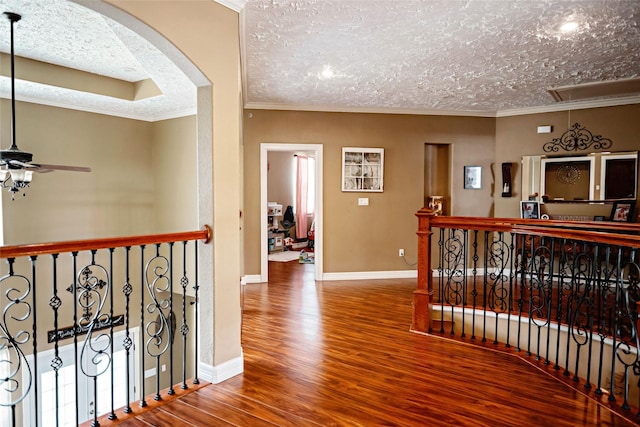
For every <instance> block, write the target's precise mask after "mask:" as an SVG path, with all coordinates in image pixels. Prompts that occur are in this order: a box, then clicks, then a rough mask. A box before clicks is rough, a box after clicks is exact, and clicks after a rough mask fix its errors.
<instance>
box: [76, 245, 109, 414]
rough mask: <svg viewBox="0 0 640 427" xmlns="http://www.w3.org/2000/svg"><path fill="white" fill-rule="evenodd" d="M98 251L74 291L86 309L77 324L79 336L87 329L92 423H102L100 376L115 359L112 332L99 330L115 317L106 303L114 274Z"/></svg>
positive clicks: (83, 359)
mask: <svg viewBox="0 0 640 427" xmlns="http://www.w3.org/2000/svg"><path fill="white" fill-rule="evenodd" d="M96 252H97V251H96V250H92V251H91V262H90V263H89V264H88V265H86V266H84V267H83V268H82V269H81V270H79V271H78V274H77V276H76V282H75V285H74V286H73V290H72V292H73V293H74V299H75V301H76V304H75V305H77V306H79V307H80V309H81V311H82V316H81V317H80V320H79V321H78V323H77V324H76V334H75V335H78V334H79V333H80V332H84V331H86V336H85V338H84V340H83V342H82V350H81V352H80V359H79V363H80V369H81V370H82V373H83V375H85V376H86V377H87V378H91V379H92V380H93V402H94V409H93V422H92V426H99V425H100V424H99V423H98V410H97V405H98V377H99V376H100V375H102V374H104V373H105V372H107V371H108V370H109V369H110V367H111V364H112V361H113V354H112V352H113V350H112V343H113V341H112V335H111V334H110V333H102V332H99V330H100V329H101V328H104V327H108V326H110V323H111V317H110V316H109V314H108V313H105V312H104V305H105V303H106V300H107V296H108V294H109V293H110V289H111V276H110V275H109V272H108V271H107V269H106V268H105V267H103V266H102V265H100V264H97V263H96V260H95V255H96ZM76 360H78V359H76ZM112 384H113V382H112Z"/></svg>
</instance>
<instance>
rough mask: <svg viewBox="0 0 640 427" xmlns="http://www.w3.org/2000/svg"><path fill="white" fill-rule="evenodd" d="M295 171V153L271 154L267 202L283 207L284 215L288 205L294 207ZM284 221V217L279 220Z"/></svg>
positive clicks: (280, 152)
mask: <svg viewBox="0 0 640 427" xmlns="http://www.w3.org/2000/svg"><path fill="white" fill-rule="evenodd" d="M294 171H295V163H294V161H293V152H287V151H272V152H270V153H269V172H268V176H267V200H268V201H269V202H277V203H278V204H281V205H282V213H283V214H284V211H285V209H287V206H288V205H291V206H293V202H294V198H295V194H294V192H293V184H292V179H293V178H292V177H293V173H294ZM278 220H279V221H282V217H280V218H278Z"/></svg>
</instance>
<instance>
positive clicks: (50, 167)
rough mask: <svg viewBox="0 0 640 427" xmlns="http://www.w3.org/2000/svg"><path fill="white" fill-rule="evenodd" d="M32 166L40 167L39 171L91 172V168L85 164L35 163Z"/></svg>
mask: <svg viewBox="0 0 640 427" xmlns="http://www.w3.org/2000/svg"><path fill="white" fill-rule="evenodd" d="M32 166H35V167H37V168H40V171H37V172H44V171H47V172H50V171H72V172H91V168H87V167H84V166H64V165H45V164H41V163H34V164H33V165H32Z"/></svg>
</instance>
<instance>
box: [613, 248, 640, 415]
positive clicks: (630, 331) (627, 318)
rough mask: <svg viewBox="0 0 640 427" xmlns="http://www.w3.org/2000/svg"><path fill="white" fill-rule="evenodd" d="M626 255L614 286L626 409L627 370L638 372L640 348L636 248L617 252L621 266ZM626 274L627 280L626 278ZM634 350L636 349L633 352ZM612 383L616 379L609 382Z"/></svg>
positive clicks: (617, 350)
mask: <svg viewBox="0 0 640 427" xmlns="http://www.w3.org/2000/svg"><path fill="white" fill-rule="evenodd" d="M618 251H620V252H622V248H618ZM623 255H626V256H627V257H629V260H628V261H626V260H625V262H626V265H625V266H624V268H623V269H621V270H620V275H619V277H618V283H619V286H618V287H617V290H618V292H620V296H619V298H617V299H618V301H619V302H620V303H621V304H620V305H619V306H618V316H617V318H618V327H617V328H616V329H617V331H618V333H617V335H618V339H617V340H616V341H615V342H616V347H615V354H616V358H617V359H618V360H619V361H620V363H622V365H623V367H624V377H623V378H624V385H623V387H624V401H623V403H622V408H623V409H625V410H628V409H629V408H630V406H629V371H630V369H631V371H632V372H633V371H638V370H639V369H640V361H639V356H638V352H637V349H638V348H640V340H639V339H638V330H637V321H638V311H637V302H638V301H640V288H639V287H638V284H639V283H638V282H639V280H640V266H638V263H637V261H636V260H635V256H636V253H635V250H634V251H631V252H630V253H629V254H623V253H619V254H618V260H619V262H620V264H621V266H622V262H623V261H622V256H623ZM625 276H626V278H627V280H624V279H625ZM634 350H635V351H634ZM612 383H615V382H612ZM613 394H614V389H613V388H612V389H611V394H610V396H611V395H613Z"/></svg>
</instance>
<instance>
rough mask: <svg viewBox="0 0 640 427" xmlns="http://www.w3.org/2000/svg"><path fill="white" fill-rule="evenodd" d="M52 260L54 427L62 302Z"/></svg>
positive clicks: (58, 408)
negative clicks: (59, 320) (59, 318)
mask: <svg viewBox="0 0 640 427" xmlns="http://www.w3.org/2000/svg"><path fill="white" fill-rule="evenodd" d="M51 259H52V267H51V268H52V272H53V295H52V296H51V298H50V299H49V307H51V309H52V310H53V333H54V338H53V340H54V341H53V359H52V360H51V368H53V372H54V386H55V402H56V426H57V425H59V420H60V389H59V387H60V368H62V366H63V363H62V359H61V358H60V349H59V347H60V346H59V344H58V342H59V340H60V338H59V336H58V317H59V315H60V314H59V310H60V307H61V306H62V300H61V299H60V297H59V296H58V263H57V261H58V254H53V255H51Z"/></svg>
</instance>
